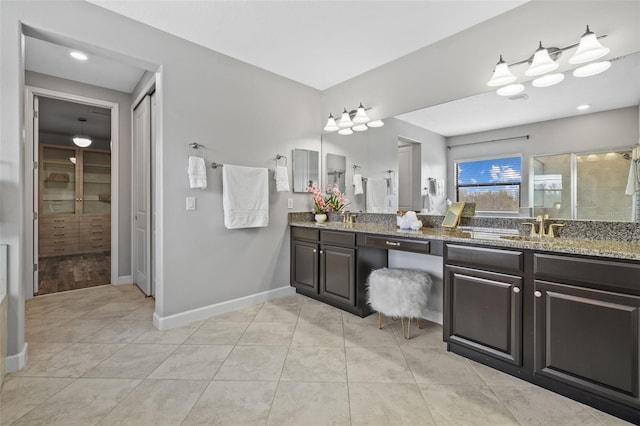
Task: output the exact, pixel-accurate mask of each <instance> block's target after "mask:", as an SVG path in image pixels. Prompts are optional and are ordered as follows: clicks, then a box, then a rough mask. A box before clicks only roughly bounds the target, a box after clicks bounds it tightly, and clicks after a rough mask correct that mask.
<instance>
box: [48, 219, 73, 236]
mask: <svg viewBox="0 0 640 426" xmlns="http://www.w3.org/2000/svg"><path fill="white" fill-rule="evenodd" d="M39 228H40V232H41V233H43V234H46V233H49V232H77V231H78V223H77V222H60V223H39Z"/></svg>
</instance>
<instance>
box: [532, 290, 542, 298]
mask: <svg viewBox="0 0 640 426" xmlns="http://www.w3.org/2000/svg"><path fill="white" fill-rule="evenodd" d="M533 295H534V296H535V297H542V293H541V292H539V291H538V290H536V291H534V292H533Z"/></svg>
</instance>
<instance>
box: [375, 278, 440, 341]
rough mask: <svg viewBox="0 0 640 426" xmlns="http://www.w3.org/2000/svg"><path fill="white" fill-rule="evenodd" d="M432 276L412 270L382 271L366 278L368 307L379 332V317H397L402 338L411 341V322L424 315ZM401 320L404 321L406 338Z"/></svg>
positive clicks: (380, 320)
mask: <svg viewBox="0 0 640 426" xmlns="http://www.w3.org/2000/svg"><path fill="white" fill-rule="evenodd" d="M431 284H432V282H431V276H429V274H428V273H426V272H424V271H419V270H415V269H399V268H382V269H376V270H375V271H372V272H371V274H370V275H369V293H368V296H369V305H370V306H371V307H372V308H373V309H375V310H376V311H378V328H382V315H387V316H392V317H400V321H401V326H402V336H403V337H404V338H405V339H410V338H411V319H412V318H416V320H417V321H418V327H420V318H425V317H426V315H427V301H428V298H429V292H430V291H431ZM404 318H407V320H408V321H407V322H408V324H407V330H406V334H405V327H404Z"/></svg>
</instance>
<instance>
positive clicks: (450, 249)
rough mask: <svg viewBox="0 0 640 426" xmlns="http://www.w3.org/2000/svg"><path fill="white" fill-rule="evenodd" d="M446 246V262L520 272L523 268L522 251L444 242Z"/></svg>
mask: <svg viewBox="0 0 640 426" xmlns="http://www.w3.org/2000/svg"><path fill="white" fill-rule="evenodd" d="M446 248H447V255H446V263H456V264H462V265H468V266H479V267H482V268H490V269H495V270H498V271H501V272H502V271H505V272H516V273H520V272H523V270H524V253H523V252H521V251H512V250H501V249H491V248H485V247H470V246H460V245H457V244H446Z"/></svg>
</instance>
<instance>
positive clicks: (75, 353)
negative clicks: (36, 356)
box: [22, 343, 123, 377]
mask: <svg viewBox="0 0 640 426" xmlns="http://www.w3.org/2000/svg"><path fill="white" fill-rule="evenodd" d="M122 347H123V345H119V344H110V343H109V344H108V343H74V344H72V345H69V346H68V347H66V348H65V349H63V350H62V351H60V352H58V353H56V354H55V355H53V356H52V357H50V358H49V359H47V360H45V361H39V362H36V363H33V364H31V365H29V369H28V370H27V371H25V372H23V374H22V375H24V376H26V375H29V376H34V377H80V376H82V375H83V374H84V373H85V372H87V371H88V370H90V369H91V368H93V367H95V366H96V365H98V364H99V363H100V362H102V361H103V360H105V359H107V358H108V357H109V356H111V355H112V354H113V353H116V352H117V351H119V350H120V349H121V348H122ZM27 364H28V361H27Z"/></svg>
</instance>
